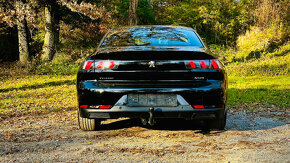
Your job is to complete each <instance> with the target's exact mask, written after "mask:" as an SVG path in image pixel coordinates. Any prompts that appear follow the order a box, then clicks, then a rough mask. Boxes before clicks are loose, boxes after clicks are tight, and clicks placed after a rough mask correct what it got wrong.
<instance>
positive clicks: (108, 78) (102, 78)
mask: <svg viewBox="0 0 290 163" xmlns="http://www.w3.org/2000/svg"><path fill="white" fill-rule="evenodd" d="M99 79H100V80H112V79H114V77H100V78H99Z"/></svg>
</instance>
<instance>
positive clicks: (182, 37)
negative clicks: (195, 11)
mask: <svg viewBox="0 0 290 163" xmlns="http://www.w3.org/2000/svg"><path fill="white" fill-rule="evenodd" d="M120 46H196V47H203V45H202V43H201V41H200V39H199V38H198V37H197V35H196V33H195V32H194V31H193V30H190V29H186V28H174V27H133V28H121V29H118V30H113V31H110V32H109V33H108V35H107V36H106V38H105V39H104V41H103V42H102V44H101V47H120Z"/></svg>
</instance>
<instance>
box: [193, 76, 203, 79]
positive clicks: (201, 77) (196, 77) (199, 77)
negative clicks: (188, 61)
mask: <svg viewBox="0 0 290 163" xmlns="http://www.w3.org/2000/svg"><path fill="white" fill-rule="evenodd" d="M194 79H195V80H204V77H203V76H195V77H194Z"/></svg>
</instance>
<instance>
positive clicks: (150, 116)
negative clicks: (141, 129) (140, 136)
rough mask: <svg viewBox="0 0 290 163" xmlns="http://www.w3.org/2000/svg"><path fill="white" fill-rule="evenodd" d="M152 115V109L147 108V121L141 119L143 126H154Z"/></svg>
mask: <svg viewBox="0 0 290 163" xmlns="http://www.w3.org/2000/svg"><path fill="white" fill-rule="evenodd" d="M153 113H154V108H153V107H152V108H149V119H148V121H147V118H141V122H142V124H143V125H144V126H145V125H147V124H149V125H150V126H153V125H154V124H155V120H154V118H153V116H154V115H153Z"/></svg>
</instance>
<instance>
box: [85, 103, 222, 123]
mask: <svg viewBox="0 0 290 163" xmlns="http://www.w3.org/2000/svg"><path fill="white" fill-rule="evenodd" d="M79 111H80V114H81V117H85V118H90V119H94V118H97V119H115V118H120V117H130V118H145V119H148V118H149V116H150V113H149V107H120V106H114V107H113V108H111V109H110V110H99V109H80V110H79ZM224 111H225V109H224V108H212V109H202V110H194V109H193V108H190V106H189V107H174V108H170V107H167V108H162V107H156V108H154V112H153V117H154V118H182V119H190V120H193V119H217V118H218V117H220V115H222V114H224Z"/></svg>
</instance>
